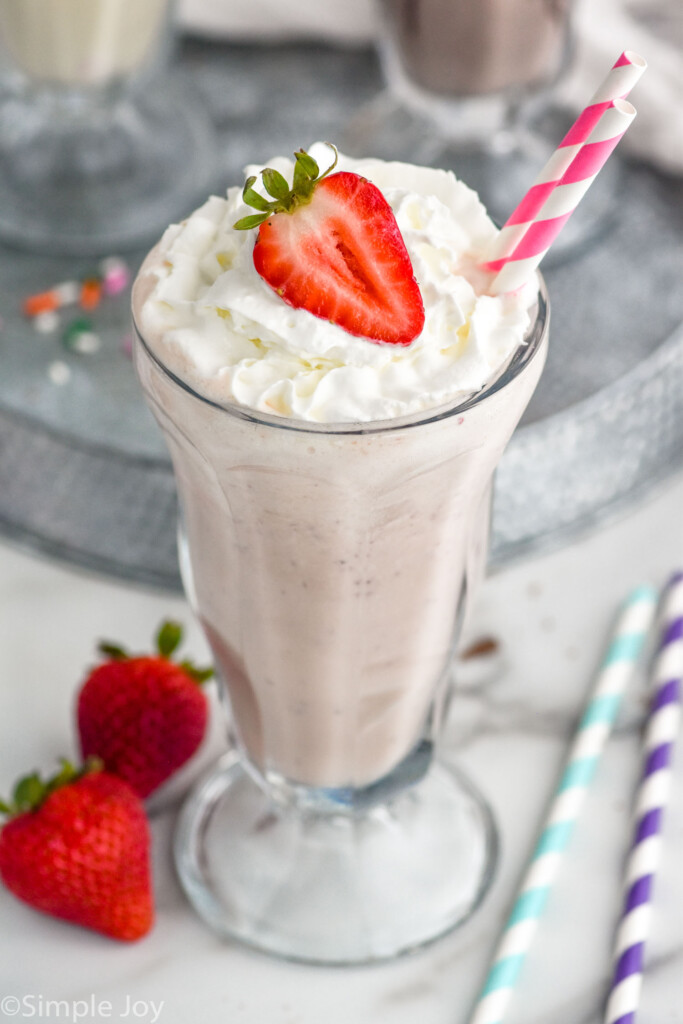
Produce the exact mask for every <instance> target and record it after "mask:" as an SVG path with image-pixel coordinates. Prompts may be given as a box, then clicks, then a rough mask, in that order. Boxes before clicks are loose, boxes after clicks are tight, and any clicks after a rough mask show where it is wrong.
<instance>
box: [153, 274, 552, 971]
mask: <svg viewBox="0 0 683 1024" xmlns="http://www.w3.org/2000/svg"><path fill="white" fill-rule="evenodd" d="M148 290H149V284H148V281H147V279H146V276H145V268H144V267H143V270H142V272H141V275H140V277H139V278H138V281H137V283H136V287H135V291H134V299H133V305H134V313H135V314H136V321H137V324H138V327H137V329H136V340H135V360H136V366H137V371H138V374H139V377H140V380H141V383H142V386H143V389H144V392H145V396H146V398H147V401H148V403H149V404H150V406H151V409H152V411H153V413H154V415H155V417H156V419H157V421H158V423H159V425H160V426H161V429H162V431H163V433H164V435H165V438H166V441H167V444H168V447H169V450H170V453H171V456H172V459H173V464H174V469H175V474H176V480H177V485H178V493H179V500H180V507H181V527H180V559H181V566H182V572H183V579H184V583H185V588H186V591H187V595H188V598H189V600H190V602H191V604H192V606H193V608H194V610H195V612H196V614H197V616H198V618H199V620H200V622H201V624H202V626H203V628H204V630H205V632H206V635H207V637H208V640H209V643H210V645H211V648H212V651H213V654H214V656H215V662H216V668H217V673H218V676H219V678H220V680H221V683H222V687H223V693H224V696H225V698H226V699H227V702H228V704H229V707H230V730H231V739H232V742H231V749H230V751H229V752H228V753H227V754H226V755H225V757H224V758H223V759H222V761H221V762H220V763H219V764H218V765H217V766H216V768H215V770H214V771H213V772H212V774H211V775H210V776H209V777H208V779H207V780H206V781H205V782H204V783H203V784H202V785H201V786H200V787H199V789H198V790H197V791H196V792H195V793H194V794H193V795H192V797H191V798H190V800H189V802H188V803H187V804H186V806H185V808H184V810H183V812H182V815H181V820H180V825H179V831H178V835H177V849H176V857H177V865H178V869H179V874H180V878H181V881H182V883H183V885H184V887H185V890H186V892H187V894H188V896H189V898H190V900H191V901H192V903H193V904H194V906H195V907H196V909H197V910H198V912H199V913H200V914H201V915H202V916H203V917H204V918H205V919H206V920H207V921H208V922H209V923H210V924H211V925H212V926H213V927H214V928H215V929H216V930H218V931H219V932H221V933H223V934H225V935H228V936H232V937H235V938H237V939H240V940H242V941H243V942H245V943H247V944H249V945H251V946H254V947H257V948H259V949H262V950H265V951H268V952H271V953H275V954H278V955H280V956H283V957H287V958H291V959H298V960H305V961H311V962H321V963H338V964H341V963H359V962H367V961H372V960H377V959H382V958H386V957H391V956H395V955H397V954H399V953H402V952H405V951H407V950H410V949H414V948H416V947H418V946H420V945H421V944H423V943H425V942H427V941H429V940H431V939H433V938H435V937H436V936H437V935H440V934H442V933H444V932H445V931H447V930H449V929H450V928H452V927H454V926H455V925H457V924H459V923H460V922H462V921H464V920H465V919H466V918H467V917H468V916H469V915H470V914H471V912H472V910H473V909H474V908H475V907H476V905H477V904H478V903H479V901H480V900H481V898H482V896H483V894H484V893H485V891H486V889H487V887H488V884H489V881H490V879H491V875H492V870H493V866H494V862H495V854H496V839H495V828H494V825H493V822H492V819H491V815H490V812H489V810H488V808H487V806H486V803H485V802H484V800H483V799H482V798H481V796H480V795H479V794H478V792H477V791H476V789H475V787H474V786H473V785H472V784H471V783H470V782H469V780H467V779H466V778H465V777H464V776H463V774H462V773H461V772H460V771H459V770H457V769H455V768H454V767H453V766H452V765H450V764H449V763H447V762H446V761H445V760H442V759H441V758H440V757H439V754H438V747H437V741H438V736H439V731H440V726H441V723H442V721H443V717H444V712H445V706H446V701H447V699H448V694H449V692H450V686H449V685H448V684H449V673H450V671H451V663H452V657H453V653H454V648H455V645H456V642H457V639H458V633H459V627H460V623H461V620H462V617H463V615H464V613H465V610H466V608H467V606H468V604H469V602H470V600H471V598H472V595H473V592H474V591H475V589H476V587H477V585H478V583H479V580H480V578H481V576H482V574H483V569H484V563H485V559H486V551H487V541H488V526H489V506H490V499H491V484H492V477H493V473H494V471H495V468H496V466H497V464H498V462H499V460H500V457H501V455H502V452H503V450H504V448H505V445H506V444H507V442H508V440H509V438H510V435H511V434H512V432H513V430H514V428H515V426H516V425H517V423H518V421H519V419H520V417H521V416H522V414H523V412H524V410H525V408H526V406H527V403H528V401H529V399H530V397H531V394H532V392H533V390H534V388H535V386H536V383H537V381H538V378H539V375H540V373H541V369H542V367H543V363H544V360H545V353H546V347H547V333H548V316H549V313H548V305H547V299H546V296H545V293H544V292H543V291H541V293H540V294H539V297H538V301H537V306H536V308H535V310H532V315H531V326H530V327H529V329H528V332H527V336H526V338H525V341H524V344H523V345H521V346H520V347H519V348H518V349H517V350H516V352H515V353H514V355H513V357H512V359H511V360H510V361H509V363H508V364H507V366H506V367H504V368H503V370H502V372H501V373H500V374H499V375H498V376H497V378H496V379H495V380H494V381H493V382H491V383H489V385H488V386H487V387H485V388H484V389H483V390H482V391H480V392H478V393H477V394H475V395H474V396H470V397H469V398H467V400H465V401H463V400H462V398H461V399H459V400H456V401H455V402H452V403H451V404H450V405H449V406H446V407H441V408H436V409H430V410H427V411H423V412H421V413H419V414H417V415H411V416H405V417H403V418H400V419H392V420H382V421H377V422H369V423H363V424H355V423H342V424H317V423H311V422H302V421H297V420H294V419H289V418H285V417H282V416H277V415H269V414H264V413H260V412H255V411H252V410H250V409H248V408H245V407H243V406H239V405H237V404H219V403H217V402H215V401H212V400H210V399H208V398H207V397H204V396H203V395H202V394H200V393H199V392H198V391H196V390H194V388H193V387H192V386H190V384H188V382H187V381H186V380H183V379H181V377H179V376H177V375H176V374H175V373H174V372H172V371H171V370H170V369H169V368H168V367H167V366H166V365H164V363H163V362H162V361H161V359H160V358H159V355H158V354H157V353H155V352H154V351H153V348H152V347H151V346H150V344H149V342H148V340H146V339H145V337H144V335H143V333H142V331H141V330H140V329H139V316H137V313H138V312H139V310H140V308H141V306H142V303H143V302H144V300H145V297H146V294H147V292H148ZM435 747H436V752H435Z"/></svg>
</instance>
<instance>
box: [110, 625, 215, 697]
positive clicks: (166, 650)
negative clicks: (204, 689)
mask: <svg viewBox="0 0 683 1024" xmlns="http://www.w3.org/2000/svg"><path fill="white" fill-rule="evenodd" d="M182 640H183V627H182V626H181V624H180V623H179V622H173V621H171V620H170V619H169V620H167V621H165V622H162V624H161V626H160V627H159V630H158V632H157V635H156V653H157V655H158V656H159V657H160V658H165V659H166V660H167V661H171V660H172V658H171V656H172V655H173V654H174V653H175V651H176V650H177V648H178V647H179V646H180V644H181V643H182ZM98 650H99V652H100V654H104V655H105V656H106V657H107V658H109V659H111V661H128V660H129V659H130V658H133V657H139V655H132V654H130V653H129V652H128V651H127V650H126V649H125V647H121V645H120V644H117V643H112V642H111V641H110V640H104V641H102V642H101V643H100V644H99V645H98ZM177 664H178V667H179V668H182V669H183V671H184V672H186V673H187V675H188V676H190V678H191V679H194V681H195V683H205V682H206V681H207V679H211V677H212V676H213V668H211V667H206V668H199V667H198V666H197V665H195V664H194V662H192V661H188V660H183V661H179V662H177Z"/></svg>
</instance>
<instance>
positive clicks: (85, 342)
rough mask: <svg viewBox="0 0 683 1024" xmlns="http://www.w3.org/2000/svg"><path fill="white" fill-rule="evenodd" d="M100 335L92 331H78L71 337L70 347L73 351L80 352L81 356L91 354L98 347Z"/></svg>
mask: <svg viewBox="0 0 683 1024" xmlns="http://www.w3.org/2000/svg"><path fill="white" fill-rule="evenodd" d="M100 344H101V342H100V336H99V334H95V332H94V331H79V333H78V334H76V335H75V336H74V338H73V341H72V342H71V345H70V346H69V347H70V348H72V349H73V351H74V352H80V354H81V355H83V356H89V355H92V353H93V352H97V350H98V349H99V347H100Z"/></svg>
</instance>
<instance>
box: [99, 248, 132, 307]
mask: <svg viewBox="0 0 683 1024" xmlns="http://www.w3.org/2000/svg"><path fill="white" fill-rule="evenodd" d="M99 270H100V274H101V275H102V288H103V290H104V294H105V295H108V296H109V297H110V298H111V297H113V296H115V295H120V294H121V292H123V291H125V290H126V288H127V287H128V284H129V282H130V271H129V269H128V267H127V265H126V264H125V263H124V261H123V260H122V259H119V257H118V256H109V257H108V258H107V259H105V260H102V262H101V263H100V266H99Z"/></svg>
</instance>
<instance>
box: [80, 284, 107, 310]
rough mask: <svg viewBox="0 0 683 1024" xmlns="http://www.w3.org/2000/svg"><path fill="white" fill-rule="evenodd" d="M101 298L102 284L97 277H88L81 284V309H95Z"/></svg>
mask: <svg viewBox="0 0 683 1024" xmlns="http://www.w3.org/2000/svg"><path fill="white" fill-rule="evenodd" d="M101 298H102V284H101V282H100V281H98V280H97V278H94V277H93V278H88V279H87V280H85V281H84V282H83V284H82V285H81V294H80V298H79V303H80V306H81V309H96V308H97V307H98V306H99V304H100V300H101Z"/></svg>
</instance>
